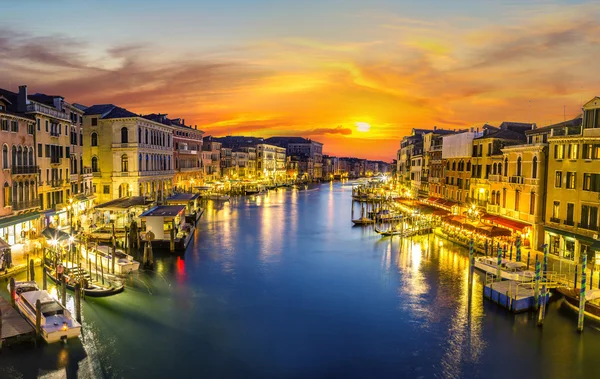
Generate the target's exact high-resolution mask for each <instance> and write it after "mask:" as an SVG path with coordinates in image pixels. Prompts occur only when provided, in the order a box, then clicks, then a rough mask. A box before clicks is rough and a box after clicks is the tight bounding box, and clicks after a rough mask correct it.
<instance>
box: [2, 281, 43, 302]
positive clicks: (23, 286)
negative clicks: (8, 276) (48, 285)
mask: <svg viewBox="0 0 600 379" xmlns="http://www.w3.org/2000/svg"><path fill="white" fill-rule="evenodd" d="M6 289H7V290H8V292H9V293H10V283H9V284H8V286H7V287H6ZM39 290H40V288H39V287H38V285H37V283H36V282H34V281H28V282H15V301H19V296H21V294H22V293H25V292H29V291H39Z"/></svg>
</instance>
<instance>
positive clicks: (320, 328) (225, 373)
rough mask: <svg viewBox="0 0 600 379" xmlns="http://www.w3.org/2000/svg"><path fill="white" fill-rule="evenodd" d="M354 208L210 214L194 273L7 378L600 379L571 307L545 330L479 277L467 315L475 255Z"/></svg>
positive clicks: (312, 194)
mask: <svg viewBox="0 0 600 379" xmlns="http://www.w3.org/2000/svg"><path fill="white" fill-rule="evenodd" d="M350 204H351V187H350V185H349V184H341V183H335V184H323V185H320V186H315V187H312V188H310V189H308V190H301V191H298V190H279V191H276V192H270V193H269V194H265V195H260V196H256V197H250V198H241V199H235V200H233V201H232V202H231V203H225V204H220V205H219V204H215V203H211V202H209V203H208V204H207V208H206V212H205V215H204V216H203V219H202V220H201V222H200V224H199V229H198V230H197V232H196V238H195V241H194V245H193V246H192V247H190V248H189V249H188V251H187V253H186V254H185V257H183V258H181V257H174V256H168V255H159V256H158V257H157V264H156V268H155V270H154V271H142V272H139V273H136V274H133V275H131V276H130V277H129V278H128V279H127V289H126V291H125V292H124V293H123V294H120V295H117V296H114V297H111V298H105V299H90V298H88V299H87V300H86V302H84V304H83V307H84V309H83V317H84V320H83V323H84V328H85V330H84V336H83V338H82V339H81V341H73V342H70V343H69V344H68V345H66V346H63V345H60V344H55V345H51V346H42V347H38V348H33V347H30V346H19V347H13V348H5V349H4V350H3V352H2V353H1V354H0V378H29V377H61V376H66V377H72V378H75V377H82V378H97V377H107V378H112V377H124V378H153V377H169V375H171V377H173V378H175V377H202V378H506V377H513V378H521V377H522V378H534V377H540V378H586V377H587V378H590V377H597V376H598V373H599V372H600V363H598V354H599V351H600V331H599V329H598V327H596V326H594V325H592V324H591V323H589V322H588V323H587V326H586V328H585V331H584V333H583V334H578V333H577V331H576V317H575V315H574V314H573V313H572V312H571V311H569V310H568V309H565V307H562V306H561V303H560V301H553V302H552V303H551V304H550V306H549V310H548V313H547V317H546V320H545V323H544V326H543V328H540V327H537V326H536V320H535V318H534V317H533V315H531V314H520V315H516V316H515V315H512V314H509V313H507V312H506V311H505V310H503V309H500V308H498V307H497V306H496V305H495V304H490V303H489V302H488V301H487V300H486V301H484V300H483V299H482V283H481V282H482V278H481V277H479V276H477V277H476V281H475V283H474V287H473V292H472V294H473V295H472V301H471V304H469V301H468V295H467V294H468V286H467V264H468V262H467V254H466V252H465V251H464V250H463V249H462V248H458V247H456V246H453V245H451V244H450V243H448V242H445V241H440V240H438V239H437V238H434V237H433V236H428V237H427V236H426V237H419V238H412V239H407V240H403V241H400V240H399V239H397V238H394V239H390V238H389V237H388V238H381V237H379V236H378V235H376V234H375V233H374V232H373V231H372V230H371V229H369V228H364V229H363V228H360V227H352V225H351V222H350ZM36 276H37V278H38V281H40V280H39V278H40V272H38V274H37V275H36ZM1 287H2V288H1V289H0V293H1V294H2V296H5V297H7V296H8V295H7V293H6V283H2V285H1ZM69 304H70V306H72V302H70V303H69Z"/></svg>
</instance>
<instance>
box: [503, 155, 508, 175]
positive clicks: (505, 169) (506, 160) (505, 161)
mask: <svg viewBox="0 0 600 379" xmlns="http://www.w3.org/2000/svg"><path fill="white" fill-rule="evenodd" d="M504 176H508V158H504Z"/></svg>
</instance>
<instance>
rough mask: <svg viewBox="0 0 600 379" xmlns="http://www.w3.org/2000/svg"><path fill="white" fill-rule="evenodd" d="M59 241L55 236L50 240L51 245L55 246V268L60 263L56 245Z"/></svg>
mask: <svg viewBox="0 0 600 379" xmlns="http://www.w3.org/2000/svg"><path fill="white" fill-rule="evenodd" d="M57 243H58V241H57V240H56V238H53V239H52V240H51V241H50V245H52V247H53V249H52V250H53V253H54V268H55V269H56V266H57V265H58V263H57V258H58V252H57V251H56V245H57Z"/></svg>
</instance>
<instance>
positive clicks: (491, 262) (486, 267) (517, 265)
mask: <svg viewBox="0 0 600 379" xmlns="http://www.w3.org/2000/svg"><path fill="white" fill-rule="evenodd" d="M475 268H477V269H479V270H481V271H483V272H486V273H490V274H493V275H496V274H497V273H498V258H495V257H476V258H475ZM500 276H501V277H502V279H503V280H514V281H516V282H531V281H532V280H534V279H535V272H533V271H531V270H527V265H526V264H525V263H523V262H513V261H510V260H508V259H501V262H500Z"/></svg>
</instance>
